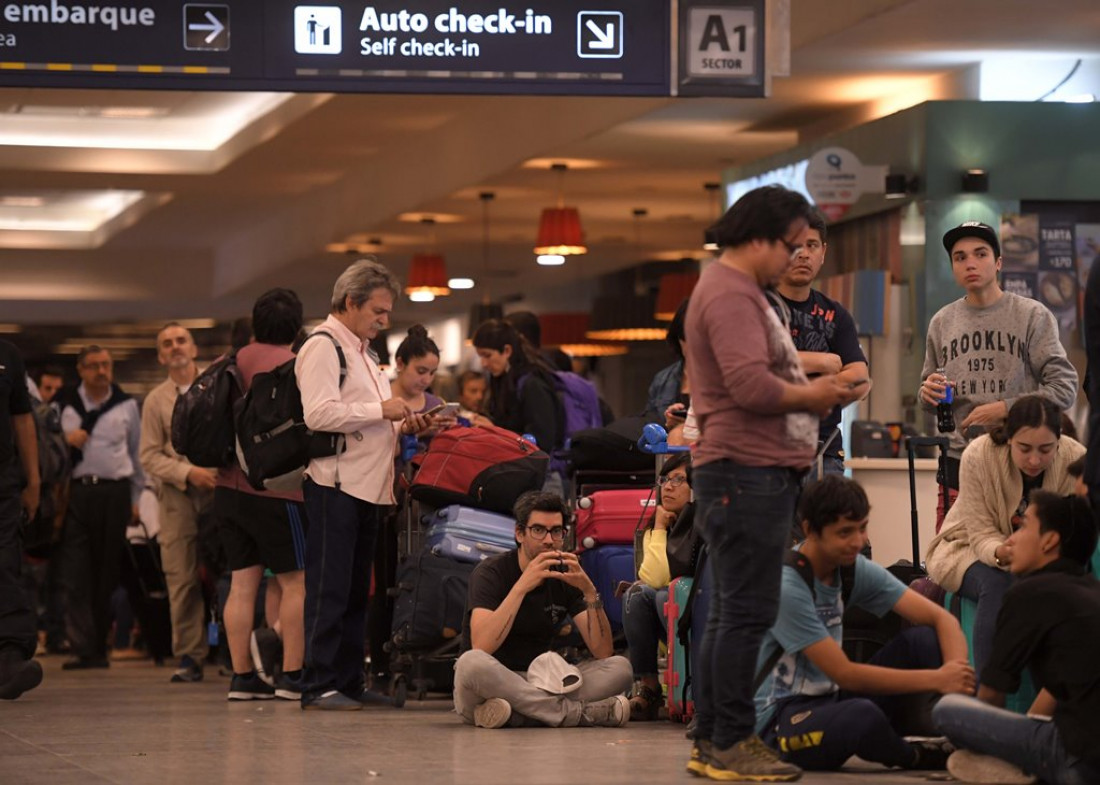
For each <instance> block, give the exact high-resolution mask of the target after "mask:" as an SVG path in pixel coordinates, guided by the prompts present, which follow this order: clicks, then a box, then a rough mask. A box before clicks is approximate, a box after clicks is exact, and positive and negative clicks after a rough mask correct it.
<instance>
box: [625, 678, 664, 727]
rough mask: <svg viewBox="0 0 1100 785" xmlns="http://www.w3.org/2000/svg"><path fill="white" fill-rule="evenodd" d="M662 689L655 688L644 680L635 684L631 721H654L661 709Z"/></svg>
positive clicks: (631, 702) (631, 701) (631, 703)
mask: <svg viewBox="0 0 1100 785" xmlns="http://www.w3.org/2000/svg"><path fill="white" fill-rule="evenodd" d="M663 697H664V696H663V695H662V694H661V691H660V690H659V689H658V690H655V689H653V688H652V687H650V686H649V685H648V684H645V683H644V682H640V681H639V682H637V683H636V684H635V685H634V697H632V698H631V699H630V721H631V722H653V721H654V720H655V719H657V714H658V712H660V710H661V699H662V698H663Z"/></svg>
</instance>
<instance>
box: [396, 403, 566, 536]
mask: <svg viewBox="0 0 1100 785" xmlns="http://www.w3.org/2000/svg"><path fill="white" fill-rule="evenodd" d="M549 461H550V458H549V456H548V455H547V454H546V453H544V452H543V451H542V450H540V449H538V448H537V447H536V446H535V445H533V444H532V443H531V442H529V441H527V440H526V439H524V438H523V437H522V436H520V435H519V434H517V433H512V431H506V430H505V429H503V428H496V427H494V426H491V425H490V426H481V425H477V426H474V427H472V428H462V427H455V428H448V429H447V430H445V431H441V432H439V433H437V434H436V435H435V436H433V437H432V441H431V444H430V445H429V447H428V451H427V452H426V453H424V454H422V455H418V456H417V457H415V458H414V459H413V466H415V467H417V468H416V473H415V475H414V476H413V481H412V485H411V486H410V487H409V493H410V494H411V495H412V497H413V498H414V499H416V500H417V501H419V502H422V503H424V504H427V505H429V506H431V507H435V508H437V509H440V508H443V507H446V506H448V505H451V504H461V505H463V506H464V507H476V508H478V509H481V510H491V511H493V512H500V513H505V514H508V515H511V513H512V507H513V506H514V505H515V503H516V499H518V498H519V497H520V494H522V493H524V492H525V491H535V490H538V489H539V488H541V487H542V484H543V483H544V482H545V481H546V468H547V465H548V463H549Z"/></svg>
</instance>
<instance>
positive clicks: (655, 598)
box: [623, 452, 698, 722]
mask: <svg viewBox="0 0 1100 785" xmlns="http://www.w3.org/2000/svg"><path fill="white" fill-rule="evenodd" d="M657 482H658V483H659V484H660V490H659V492H658V495H657V509H656V511H655V512H654V513H653V517H652V518H650V520H649V523H648V524H646V531H645V534H644V537H643V540H642V546H643V557H642V563H641V565H640V566H639V568H638V577H639V578H640V580H639V581H637V582H636V583H635V584H634V585H633V586H631V587H630V589H629V590H628V591H627V593H626V597H625V598H624V600H623V630H624V631H625V632H626V643H627V647H628V649H629V654H630V663H631V665H632V666H633V667H634V681H635V684H634V697H633V698H631V699H630V719H631V720H632V721H635V722H638V721H642V720H654V719H656V718H657V711H658V710H659V709H660V707H661V682H660V680H659V679H658V678H657V644H658V643H659V642H660V641H662V640H667V638H668V633H667V620H666V619H665V602H666V601H667V600H668V584H669V583H670V582H671V581H672V579H673V578H678V577H680V576H681V575H692V574H694V572H695V556H696V551H697V543H698V540H697V538H696V535H695V530H694V528H693V525H692V524H693V519H694V517H695V516H694V505H693V504H692V503H691V501H692V499H691V454H690V453H687V452H683V453H677V454H676V455H674V456H673V457H671V458H669V459H668V461H666V462H665V465H664V466H663V467H662V468H661V474H660V477H659V478H658V480H657Z"/></svg>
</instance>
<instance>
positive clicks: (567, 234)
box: [535, 163, 588, 266]
mask: <svg viewBox="0 0 1100 785" xmlns="http://www.w3.org/2000/svg"><path fill="white" fill-rule="evenodd" d="M550 168H551V170H553V171H555V172H557V173H558V206H557V207H547V208H546V209H545V210H543V211H542V216H541V217H540V218H539V235H538V241H537V242H536V243H535V254H537V256H538V263H539V264H541V265H544V266H552V265H560V264H564V263H565V257H566V256H579V255H580V254H586V253H588V246H586V245H585V244H584V230H583V229H581V215H580V212H579V211H578V210H577V208H576V207H566V206H565V192H564V190H563V187H562V183H563V180H564V179H565V172H566V170H567V169H568V168H569V167H568V166H567V165H566V164H561V163H557V164H553V165H551V167H550Z"/></svg>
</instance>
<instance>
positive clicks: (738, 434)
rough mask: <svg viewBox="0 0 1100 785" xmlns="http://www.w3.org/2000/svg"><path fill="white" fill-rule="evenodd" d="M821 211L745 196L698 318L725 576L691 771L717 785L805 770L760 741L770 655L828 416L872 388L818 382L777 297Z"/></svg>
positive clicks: (710, 485)
mask: <svg viewBox="0 0 1100 785" xmlns="http://www.w3.org/2000/svg"><path fill="white" fill-rule="evenodd" d="M810 211H811V207H810V205H809V203H808V202H807V201H806V200H805V199H804V198H803V197H802V196H801V195H799V194H797V193H795V192H793V191H789V190H787V189H785V188H781V187H779V186H768V187H765V188H758V189H756V190H754V191H750V192H749V193H747V194H745V195H744V196H743V197H741V199H739V200H738V201H737V203H736V204H734V205H733V207H731V208H730V209H729V210H728V211H727V212H726V214H725V215H724V216H722V218H721V219H719V221H718V223H716V224H715V225H714V226H713V227H711V231H712V232H713V233H714V234H715V236H716V237H717V240H718V243H719V244H720V245H721V247H722V253H721V256H720V257H719V258H718V260H717V261H716V262H715V263H714V264H712V265H711V266H710V267H708V268H707V269H706V270H705V271H704V272H703V275H702V278H701V279H700V281H699V285H698V286H696V287H695V291H694V293H693V294H692V296H691V305H690V306H689V307H688V313H687V323H686V330H685V332H686V336H687V356H688V362H687V368H688V377H689V381H690V384H691V401H692V407H693V408H694V409H695V414H696V416H697V418H698V420H699V423H700V426H701V429H702V436H701V437H700V439H699V441H698V442H697V443H696V446H695V457H694V460H693V464H694V466H695V471H694V475H695V481H694V483H693V487H694V490H695V493H696V496H697V499H698V505H697V509H698V510H699V513H698V515H697V516H696V519H695V525H696V527H697V528H698V529H699V530H700V533H701V534H702V536H703V538H704V540H705V541H706V543H707V549H708V553H709V560H710V570H711V576H712V578H713V581H714V583H713V593H712V596H711V600H710V615H709V617H708V619H707V629H706V634H705V635H704V636H703V641H702V645H701V647H700V656H699V660H698V672H697V673H696V674H695V687H696V699H695V710H696V715H697V718H698V722H697V727H696V731H695V744H694V746H693V748H692V751H691V759H690V761H689V763H688V771H690V772H691V773H693V774H697V775H700V776H707V777H710V778H711V779H716V780H727V781H730V780H736V781H749V782H752V781H789V780H795V779H798V777H799V776H800V775H801V770H800V769H799V768H798V767H797V766H794V765H792V764H789V763H784V762H783V761H781V760H780V759H779V758H778V756H777V755H776V754H775V753H774V752H773V751H771V750H770V749H769V748H767V747H766V746H765V745H764V744H763V742H761V741H760V740H759V739H758V738H757V737H756V736H755V735H754V725H755V719H756V717H755V714H754V710H753V702H752V694H753V689H752V688H753V679H754V677H755V673H754V670H755V668H756V659H757V652H758V650H759V648H760V641H761V639H762V637H763V635H764V632H765V631H766V630H767V629H768V628H769V627H771V625H772V624H773V622H774V621H775V616H776V612H777V608H778V604H779V583H780V574H781V566H782V554H783V548H784V544H785V541H786V537H787V533H788V531H789V529H790V521H791V519H792V517H793V515H794V507H795V501H796V498H797V495H798V489H799V482H800V480H801V477H802V474H803V473H804V472H805V470H806V469H807V468H808V467H809V465H810V463H811V461H812V460H813V456H814V451H815V449H816V447H817V438H818V417H819V415H824V414H827V413H828V412H829V411H830V410H831V409H832V408H833V407H834V406H836V405H838V404H848V403H850V402H852V401H855V400H858V399H860V398H861V397H863V395H864V394H865V393H866V387H867V384H866V381H862V382H857V383H855V384H848V383H845V382H841V381H840V380H838V378H837V377H836V375H835V374H823V375H821V376H818V377H816V378H815V379H814V380H813V381H808V380H807V378H806V374H805V373H804V372H803V370H802V367H801V365H800V363H799V360H798V352H797V350H796V349H795V347H794V344H793V343H792V342H791V336H790V329H789V327H788V326H787V325H786V324H785V323H784V320H783V319H781V317H780V316H777V314H776V310H773V308H772V305H771V303H770V302H769V299H768V297H769V295H770V296H771V297H773V298H775V297H776V296H775V295H774V294H771V293H769V292H768V291H767V290H768V289H769V288H770V287H772V286H774V285H775V284H776V283H777V282H778V281H779V279H780V278H781V277H782V275H783V273H784V272H785V271H786V269H787V267H788V266H789V265H790V262H791V259H792V258H793V257H794V255H795V254H796V253H797V252H798V251H799V249H800V248H801V246H802V244H803V242H804V241H805V238H806V235H807V229H808V228H809V218H810ZM776 299H778V298H776ZM778 310H779V312H780V313H786V308H785V307H780V308H779V309H778Z"/></svg>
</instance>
